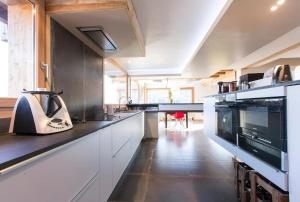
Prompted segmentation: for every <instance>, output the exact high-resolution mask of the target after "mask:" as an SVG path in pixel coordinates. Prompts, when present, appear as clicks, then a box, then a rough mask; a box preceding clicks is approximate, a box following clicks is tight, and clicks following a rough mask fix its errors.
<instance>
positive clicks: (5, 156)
mask: <svg viewBox="0 0 300 202" xmlns="http://www.w3.org/2000/svg"><path fill="white" fill-rule="evenodd" d="M139 113H142V111H136V112H134V113H128V115H126V116H124V115H123V116H121V117H119V116H116V117H114V118H113V117H104V121H88V122H86V123H80V124H74V127H73V128H72V129H71V130H68V131H65V132H61V133H56V134H51V135H44V136H37V135H26V136H24V135H15V134H5V135H1V136H0V170H3V169H5V168H8V167H10V166H12V165H15V164H17V163H20V162H22V161H25V160H28V159H30V158H32V157H34V156H37V155H39V154H42V153H44V152H47V151H49V150H51V149H54V148H56V147H59V146H62V145H64V144H67V143H69V142H72V141H74V140H77V139H79V138H81V137H84V136H86V135H89V134H91V133H93V132H96V131H98V130H99V129H102V128H105V127H108V126H110V125H113V124H115V123H118V122H120V121H122V120H125V119H127V118H129V117H132V116H135V115H137V114H139Z"/></svg>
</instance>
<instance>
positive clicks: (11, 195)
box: [0, 113, 144, 202]
mask: <svg viewBox="0 0 300 202" xmlns="http://www.w3.org/2000/svg"><path fill="white" fill-rule="evenodd" d="M143 136H144V114H143V113H140V114H137V115H134V116H132V117H130V118H128V119H125V120H123V121H120V122H118V123H116V124H113V125H111V126H109V127H106V128H104V129H101V130H99V131H97V132H95V133H92V134H90V135H87V136H85V137H82V138H80V139H78V140H75V141H73V142H71V143H69V144H66V145H63V146H61V147H58V148H56V149H54V150H51V151H49V152H46V153H43V154H41V155H40V156H38V157H35V159H34V160H32V161H30V163H29V162H28V163H26V165H23V166H21V167H19V168H17V169H13V170H11V171H10V172H8V173H6V174H3V175H0V201H5V202H19V201H26V202H27V201H30V202H41V201H42V202H53V201H55V202H67V201H76V202H99V201H100V202H105V201H107V200H108V198H109V196H110V194H111V193H112V191H113V189H114V187H115V186H116V184H117V183H118V181H119V179H120V177H121V176H122V174H123V172H124V171H125V169H126V167H127V166H128V164H129V162H130V160H131V159H132V156H133V154H134V153H135V151H136V150H137V148H138V146H139V144H140V142H141V140H142V138H143Z"/></svg>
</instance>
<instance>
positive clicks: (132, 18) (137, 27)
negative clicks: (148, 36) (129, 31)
mask: <svg viewBox="0 0 300 202" xmlns="http://www.w3.org/2000/svg"><path fill="white" fill-rule="evenodd" d="M127 15H128V18H129V21H130V23H131V26H132V27H133V30H134V34H135V37H136V39H137V41H138V44H139V47H140V50H141V52H142V56H146V48H145V41H144V36H143V34H142V31H141V27H140V24H139V21H138V19H137V16H136V12H135V9H134V7H133V4H132V1H131V0H127Z"/></svg>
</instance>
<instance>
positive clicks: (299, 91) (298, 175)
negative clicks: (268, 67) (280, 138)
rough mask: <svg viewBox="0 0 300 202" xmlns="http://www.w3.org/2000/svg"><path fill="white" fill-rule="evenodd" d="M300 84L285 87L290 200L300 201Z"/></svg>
mask: <svg viewBox="0 0 300 202" xmlns="http://www.w3.org/2000/svg"><path fill="white" fill-rule="evenodd" d="M299 104H300V86H290V87H288V88H287V134H288V137H287V138H288V155H289V192H290V201H291V202H298V201H300V192H299V187H300V158H299V154H300V119H299V115H300V107H299Z"/></svg>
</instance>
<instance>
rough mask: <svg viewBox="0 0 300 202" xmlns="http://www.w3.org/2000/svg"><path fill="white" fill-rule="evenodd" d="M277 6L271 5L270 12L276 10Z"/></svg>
mask: <svg viewBox="0 0 300 202" xmlns="http://www.w3.org/2000/svg"><path fill="white" fill-rule="evenodd" d="M277 8H278V6H272V7H271V9H270V10H271V11H272V12H274V11H276V10H277Z"/></svg>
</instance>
